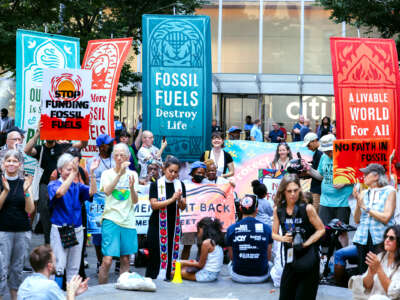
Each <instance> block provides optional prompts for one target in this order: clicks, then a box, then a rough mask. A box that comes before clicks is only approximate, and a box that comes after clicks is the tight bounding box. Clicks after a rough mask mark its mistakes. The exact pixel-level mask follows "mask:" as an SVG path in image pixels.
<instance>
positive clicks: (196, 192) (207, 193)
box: [181, 183, 235, 232]
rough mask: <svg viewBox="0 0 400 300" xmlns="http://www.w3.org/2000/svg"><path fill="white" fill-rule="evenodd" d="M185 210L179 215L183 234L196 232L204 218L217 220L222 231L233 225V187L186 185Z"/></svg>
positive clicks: (229, 185) (228, 184) (225, 185)
mask: <svg viewBox="0 0 400 300" xmlns="http://www.w3.org/2000/svg"><path fill="white" fill-rule="evenodd" d="M185 186H186V209H185V210H183V211H182V213H181V224H182V231H183V232H197V227H196V224H197V222H198V221H200V220H201V219H202V218H204V217H213V218H217V219H219V220H220V221H221V223H222V229H223V231H226V229H227V228H228V227H229V226H230V225H232V224H233V223H235V200H234V196H233V186H232V185H231V184H230V183H226V184H218V185H217V184H186V185H185Z"/></svg>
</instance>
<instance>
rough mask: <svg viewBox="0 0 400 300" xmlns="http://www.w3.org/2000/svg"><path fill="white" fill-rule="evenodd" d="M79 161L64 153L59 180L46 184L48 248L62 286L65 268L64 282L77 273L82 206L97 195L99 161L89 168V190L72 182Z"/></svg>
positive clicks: (79, 256)
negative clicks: (54, 258) (48, 209)
mask: <svg viewBox="0 0 400 300" xmlns="http://www.w3.org/2000/svg"><path fill="white" fill-rule="evenodd" d="M78 166H79V159H78V157H75V158H74V157H73V156H72V155H71V154H68V153H65V154H63V155H61V156H60V158H59V159H58V161H57V169H58V171H59V173H60V178H59V179H57V180H53V181H51V182H50V183H49V185H48V188H47V189H48V193H49V199H50V203H49V207H50V209H51V210H52V213H51V219H50V221H51V224H52V225H51V231H50V245H51V247H52V249H53V250H54V254H55V255H56V257H57V264H56V282H57V283H58V284H59V285H60V287H62V277H63V275H64V270H65V269H66V274H67V278H66V279H67V281H70V280H71V279H72V277H73V276H74V275H77V274H78V271H79V265H80V262H81V254H82V243H83V226H82V211H81V203H83V202H84V201H88V200H89V199H90V197H91V196H93V194H94V193H96V192H97V186H96V180H95V176H94V170H95V169H96V168H97V167H98V166H99V160H95V161H93V163H92V164H91V166H90V175H91V176H90V178H91V179H90V187H89V186H87V185H84V184H82V183H80V182H74V179H75V177H76V176H77V175H78V173H79V169H78Z"/></svg>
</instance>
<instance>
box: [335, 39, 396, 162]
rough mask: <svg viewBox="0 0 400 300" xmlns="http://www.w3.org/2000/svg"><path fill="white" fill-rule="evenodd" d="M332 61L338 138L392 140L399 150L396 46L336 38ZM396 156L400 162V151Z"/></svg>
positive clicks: (388, 42) (391, 43)
mask: <svg viewBox="0 0 400 300" xmlns="http://www.w3.org/2000/svg"><path fill="white" fill-rule="evenodd" d="M331 57H332V68H333V80H334V90H335V107H336V127H337V128H336V133H337V138H338V139H369V138H378V139H379V138H380V139H382V138H390V139H392V143H391V147H392V149H393V147H394V148H395V149H398V146H399V144H398V143H399V136H398V135H399V129H398V128H399V126H400V123H399V122H400V118H399V117H398V116H399V103H398V97H399V82H400V78H399V76H400V75H399V64H398V60H397V51H396V44H395V42H394V41H393V40H387V39H357V38H336V37H335V38H331ZM390 152H391V151H390ZM396 156H397V157H398V158H400V151H396Z"/></svg>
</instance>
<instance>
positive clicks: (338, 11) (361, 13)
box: [318, 0, 400, 54]
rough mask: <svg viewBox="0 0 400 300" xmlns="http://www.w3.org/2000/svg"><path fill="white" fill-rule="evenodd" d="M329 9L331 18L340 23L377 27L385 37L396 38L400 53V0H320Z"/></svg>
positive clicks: (369, 28)
mask: <svg viewBox="0 0 400 300" xmlns="http://www.w3.org/2000/svg"><path fill="white" fill-rule="evenodd" d="M318 2H319V3H320V4H321V5H322V6H323V7H324V8H325V9H328V10H332V13H331V16H330V18H331V19H332V20H333V21H334V22H336V23H340V22H343V21H345V22H346V23H348V24H351V25H354V26H356V27H358V28H360V27H362V28H366V29H367V30H373V29H376V30H378V31H379V33H380V34H381V36H382V37H383V38H394V39H396V44H397V50H398V53H399V54H400V51H399V50H400V39H399V33H400V1H399V0H318Z"/></svg>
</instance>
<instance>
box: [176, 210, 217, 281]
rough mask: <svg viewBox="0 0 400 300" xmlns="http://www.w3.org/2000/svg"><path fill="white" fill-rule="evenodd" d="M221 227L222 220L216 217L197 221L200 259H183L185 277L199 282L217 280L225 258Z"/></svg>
mask: <svg viewBox="0 0 400 300" xmlns="http://www.w3.org/2000/svg"><path fill="white" fill-rule="evenodd" d="M221 229H222V224H221V222H220V221H219V220H218V219H215V218H210V217H206V218H203V219H201V220H200V221H199V222H198V223H197V239H198V240H199V241H201V248H200V259H199V261H194V260H182V261H181V266H182V278H183V279H186V280H192V281H198V282H210V281H214V280H217V278H218V275H219V272H220V271H221V269H222V264H223V260H224V252H223V250H222V246H223V241H224V238H223V234H222V231H221ZM195 270H196V271H195Z"/></svg>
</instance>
